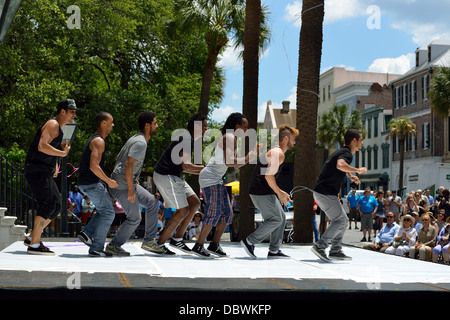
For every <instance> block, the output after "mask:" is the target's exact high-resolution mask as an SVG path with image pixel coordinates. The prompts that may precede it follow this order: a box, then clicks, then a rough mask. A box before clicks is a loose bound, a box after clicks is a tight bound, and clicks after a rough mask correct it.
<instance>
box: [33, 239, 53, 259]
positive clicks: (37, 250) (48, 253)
mask: <svg viewBox="0 0 450 320" xmlns="http://www.w3.org/2000/svg"><path fill="white" fill-rule="evenodd" d="M27 252H28V254H35V255H44V256H54V255H55V253H54V252H53V251H51V250H50V249H49V248H47V247H46V246H44V245H43V244H42V242H41V244H40V245H39V247H37V248H33V247H31V246H29V247H28V249H27Z"/></svg>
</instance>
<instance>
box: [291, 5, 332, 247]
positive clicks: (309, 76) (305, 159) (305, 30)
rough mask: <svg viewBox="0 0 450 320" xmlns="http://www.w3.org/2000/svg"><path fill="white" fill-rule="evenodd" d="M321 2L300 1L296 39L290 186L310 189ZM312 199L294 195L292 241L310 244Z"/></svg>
mask: <svg viewBox="0 0 450 320" xmlns="http://www.w3.org/2000/svg"><path fill="white" fill-rule="evenodd" d="M324 13H325V12H324V0H303V7H302V26H301V31H300V39H299V42H300V44H299V59H298V79H297V119H296V125H297V128H298V129H299V130H300V134H299V135H298V136H297V141H296V148H295V166H294V186H305V187H308V188H310V189H312V188H313V187H314V183H315V181H316V176H315V158H316V157H315V152H316V150H315V149H316V130H317V106H318V102H319V100H318V98H319V95H318V92H319V78H320V62H321V57H322V41H323V40H322V39H323V17H324ZM313 204H314V201H313V197H312V194H311V193H310V192H306V191H304V192H297V193H295V194H294V208H295V215H294V242H300V243H311V242H312V236H313V230H312V224H313V222H312V218H313V216H312V208H313Z"/></svg>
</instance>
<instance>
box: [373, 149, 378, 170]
mask: <svg viewBox="0 0 450 320" xmlns="http://www.w3.org/2000/svg"><path fill="white" fill-rule="evenodd" d="M373 169H374V170H377V169H378V146H377V145H374V146H373Z"/></svg>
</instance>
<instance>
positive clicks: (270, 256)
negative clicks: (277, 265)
mask: <svg viewBox="0 0 450 320" xmlns="http://www.w3.org/2000/svg"><path fill="white" fill-rule="evenodd" d="M290 258H291V257H289V256H287V255H285V254H284V253H283V252H281V250H278V252H277V253H272V252H270V251H269V253H268V254H267V259H290Z"/></svg>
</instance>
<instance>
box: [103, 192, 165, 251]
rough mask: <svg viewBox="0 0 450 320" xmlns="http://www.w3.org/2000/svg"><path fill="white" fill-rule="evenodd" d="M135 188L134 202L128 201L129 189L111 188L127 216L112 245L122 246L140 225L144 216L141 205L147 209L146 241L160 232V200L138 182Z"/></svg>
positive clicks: (112, 193)
mask: <svg viewBox="0 0 450 320" xmlns="http://www.w3.org/2000/svg"><path fill="white" fill-rule="evenodd" d="M134 188H135V189H134V192H135V194H136V200H135V201H134V202H130V201H128V190H120V189H111V195H112V196H113V197H114V198H116V199H117V201H119V203H120V204H121V205H122V208H123V210H124V211H125V215H126V217H127V219H126V220H125V221H124V222H123V223H122V224H121V226H120V228H119V230H118V231H117V233H116V235H115V236H114V238H113V239H112V240H111V242H110V243H111V244H112V245H116V246H119V247H120V246H122V245H123V244H124V243H125V242H126V241H128V239H129V238H130V236H131V235H132V234H133V232H134V231H135V230H136V228H137V227H138V226H139V224H140V223H141V218H142V216H141V210H140V206H143V207H144V208H145V209H146V210H145V235H144V241H151V240H153V239H154V238H155V237H156V234H157V232H158V209H159V202H158V200H157V199H156V198H155V197H154V196H153V195H152V194H151V193H150V192H148V191H147V190H146V189H145V188H143V187H141V186H140V185H138V184H137V185H135V186H134Z"/></svg>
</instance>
